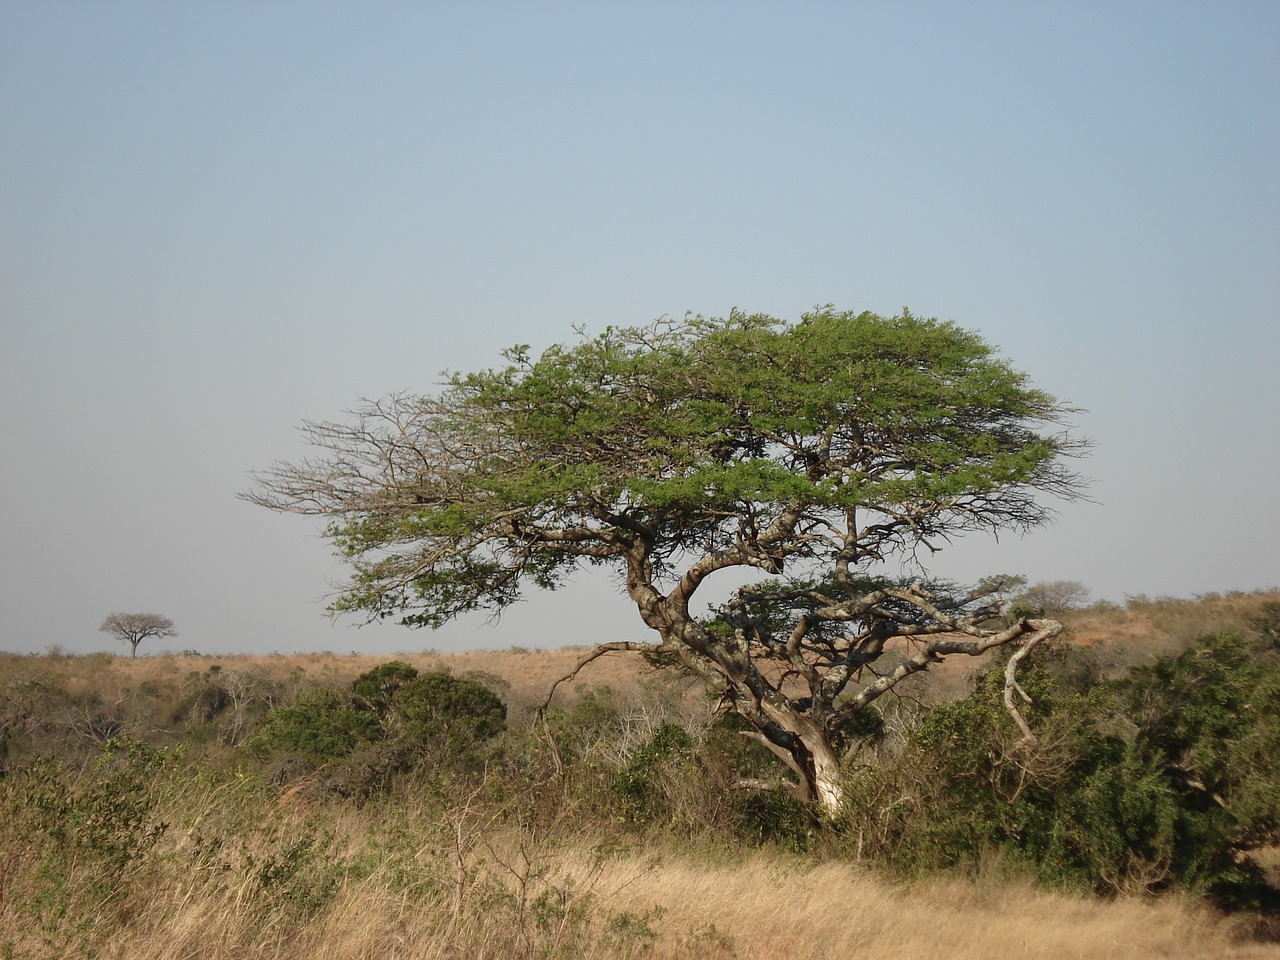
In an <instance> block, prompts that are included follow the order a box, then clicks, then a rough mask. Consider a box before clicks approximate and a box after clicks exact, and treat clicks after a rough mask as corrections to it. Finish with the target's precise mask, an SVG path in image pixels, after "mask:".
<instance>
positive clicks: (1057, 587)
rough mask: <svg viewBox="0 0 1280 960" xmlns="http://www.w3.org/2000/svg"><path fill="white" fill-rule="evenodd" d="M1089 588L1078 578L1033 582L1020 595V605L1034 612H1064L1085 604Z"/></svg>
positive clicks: (1048, 613)
mask: <svg viewBox="0 0 1280 960" xmlns="http://www.w3.org/2000/svg"><path fill="white" fill-rule="evenodd" d="M1088 599H1089V588H1088V587H1086V586H1085V585H1084V584H1083V583H1080V582H1079V581H1078V580H1046V581H1041V582H1040V583H1035V584H1032V585H1031V586H1030V587H1028V588H1027V589H1026V591H1025V592H1023V593H1022V595H1021V596H1019V597H1018V605H1019V606H1021V607H1025V608H1026V609H1027V611H1028V612H1030V613H1032V614H1047V615H1050V616H1052V615H1053V614H1057V613H1062V612H1063V611H1066V610H1074V609H1076V608H1077V607H1081V606H1084V604H1085V603H1086V602H1087V601H1088Z"/></svg>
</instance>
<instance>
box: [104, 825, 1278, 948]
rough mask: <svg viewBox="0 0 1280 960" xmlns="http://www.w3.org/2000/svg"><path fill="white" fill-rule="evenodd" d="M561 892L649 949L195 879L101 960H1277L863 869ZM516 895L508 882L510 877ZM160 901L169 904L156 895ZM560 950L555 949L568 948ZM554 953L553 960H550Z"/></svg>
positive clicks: (366, 891) (1220, 928) (1054, 904)
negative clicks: (282, 907)
mask: <svg viewBox="0 0 1280 960" xmlns="http://www.w3.org/2000/svg"><path fill="white" fill-rule="evenodd" d="M549 869H550V874H549V875H550V876H551V877H553V878H554V879H555V881H556V882H558V883H566V882H567V881H568V880H577V881H578V886H577V887H575V888H574V889H576V890H577V891H578V894H577V895H579V896H582V895H584V894H587V893H589V894H590V895H591V899H590V900H589V901H588V900H586V899H585V898H584V900H583V903H584V904H586V903H590V904H591V905H593V906H595V907H598V908H599V909H600V910H601V911H604V912H606V915H607V916H612V917H617V916H619V915H621V914H622V913H623V912H624V911H625V912H627V914H628V915H629V916H631V917H632V918H638V917H642V916H646V915H647V916H649V917H650V919H649V920H648V921H647V929H648V930H649V931H650V932H651V933H652V936H647V935H640V934H635V933H632V934H630V935H629V934H628V933H627V932H626V931H627V929H628V928H627V927H626V925H625V924H622V925H619V924H618V923H617V922H613V923H612V924H611V923H609V922H602V923H600V924H597V925H596V926H595V927H592V928H591V936H590V937H589V938H587V939H584V938H583V937H582V930H581V929H579V930H578V931H577V933H576V934H575V937H576V939H570V937H569V936H568V935H567V934H566V935H565V937H564V939H562V940H560V941H556V939H555V931H554V929H542V930H539V931H537V932H536V933H534V932H530V934H529V936H528V938H527V939H522V931H521V929H520V925H519V923H518V921H517V920H516V918H515V916H514V915H513V913H512V911H511V910H510V908H508V909H506V910H503V911H496V910H495V911H494V912H493V913H491V914H488V915H486V912H485V909H484V906H483V904H481V903H472V902H469V903H467V904H466V906H465V907H464V910H463V911H462V913H461V914H460V915H459V916H458V917H457V918H456V919H455V918H453V917H451V916H450V915H449V914H450V910H449V905H448V904H447V902H445V901H444V900H442V899H440V898H431V897H428V898H425V899H414V898H412V897H408V896H405V895H404V894H395V893H392V892H391V890H390V888H389V884H388V883H387V881H386V878H385V877H383V876H381V875H380V874H378V873H374V874H373V875H371V876H369V877H366V878H364V879H362V880H359V881H356V882H352V883H350V884H348V885H346V886H344V887H343V888H342V890H341V891H340V892H339V894H338V895H337V897H336V898H335V900H334V901H333V902H332V903H331V904H330V906H329V907H328V908H327V909H326V910H325V911H324V912H323V913H322V914H321V915H319V916H317V917H315V918H314V919H312V920H311V921H310V922H309V923H307V924H305V925H298V924H296V923H294V922H291V921H290V920H289V919H288V918H287V917H285V916H283V915H275V916H273V915H270V914H268V915H266V916H264V915H262V914H259V913H255V912H253V911H252V910H250V909H248V905H247V901H248V892H247V890H246V889H245V887H244V885H243V884H242V885H240V886H237V885H236V884H231V885H229V886H226V887H219V886H218V884H216V883H211V882H209V880H208V879H207V878H203V877H200V876H192V877H191V878H190V879H189V881H188V882H187V883H186V884H185V885H184V886H183V887H182V888H181V889H174V890H168V891H164V892H163V894H164V895H158V896H156V897H155V898H154V899H152V900H151V901H150V902H148V903H147V904H146V905H144V906H143V907H142V908H141V909H140V910H139V911H138V912H137V913H136V914H135V915H134V916H133V917H132V918H131V921H130V923H129V924H128V925H127V926H125V927H122V928H120V929H119V930H118V931H117V932H116V933H115V935H114V936H113V937H112V938H111V939H110V941H109V942H107V943H103V944H102V945H101V952H100V953H99V954H98V955H99V956H100V957H102V958H103V960H215V958H218V960H221V958H226V957H241V956H245V957H247V956H252V957H256V958H262V960H302V958H306V960H356V958H360V960H363V958H369V960H374V958H378V960H399V958H404V960H410V958H414V960H419V958H420V960H436V958H440V960H444V958H461V957H466V958H475V960H486V958H494V960H497V958H503V960H515V958H522V957H533V956H542V955H546V956H557V957H561V956H562V957H579V958H583V960H593V958H602V960H603V958H611V960H612V958H618V957H641V956H643V957H651V958H654V960H677V958H681V960H683V958H698V960H730V958H735V960H781V958H786V960H837V958H839V960H862V958H866V960H873V958H874V960H935V958H939V957H943V958H950V960H970V958H972V960H989V958H993V957H1023V958H1035V960H1077V958H1090V960H1138V958H1157V957H1158V958H1165V960H1267V958H1280V946H1276V945H1264V944H1257V943H1246V942H1243V941H1242V940H1241V939H1240V938H1239V934H1240V930H1239V928H1238V926H1237V925H1234V924H1232V923H1231V922H1230V921H1226V920H1223V919H1221V918H1219V917H1217V916H1215V915H1213V914H1212V913H1210V912H1209V911H1208V910H1206V909H1204V908H1203V907H1200V906H1198V905H1196V904H1193V903H1191V902H1189V901H1185V900H1182V899H1177V898H1168V899H1161V900H1143V899H1126V898H1122V899H1117V900H1112V901H1099V900H1093V899H1088V898H1084V897H1078V896H1070V895H1066V894H1059V893H1051V892H1044V891H1038V890H1035V889H1032V888H1031V887H1028V886H1024V885H1022V884H1019V883H1017V882H1016V881H1011V880H1009V879H1007V878H1006V879H1002V878H995V879H992V880H990V881H988V882H972V881H960V880H951V881H946V880H943V881H935V882H930V883H921V884H917V885H913V886H906V885H901V884H893V883H890V882H887V881H885V880H883V879H880V878H877V877H875V876H874V875H871V874H869V873H867V872H865V871H863V870H861V869H859V868H858V867H856V866H853V865H849V864H842V863H823V864H818V865H813V864H810V863H806V862H804V861H802V860H799V859H796V858H791V857H786V856H782V855H780V854H778V853H776V852H767V851H760V852H755V853H751V854H748V855H746V856H744V857H742V858H741V859H736V860H732V861H729V862H720V863H714V862H711V861H710V860H708V859H706V858H696V859H695V858H692V857H687V856H682V855H680V854H678V853H675V852H672V851H670V850H661V851H659V852H657V853H656V854H650V855H647V856H643V857H642V856H629V857H622V858H619V859H616V860H612V861H609V862H608V863H606V864H605V866H604V868H603V869H600V868H599V867H598V866H597V865H596V861H595V859H594V854H593V852H592V851H588V850H580V849H570V850H567V851H565V850H561V851H559V852H557V853H556V854H555V856H554V860H553V861H552V862H551V863H550V867H549ZM507 885H508V887H510V886H511V885H512V884H511V881H510V878H507ZM157 893H158V894H159V893H160V891H157ZM562 947H563V948H566V949H563V950H561V949H560V948H562ZM544 951H545V952H544Z"/></svg>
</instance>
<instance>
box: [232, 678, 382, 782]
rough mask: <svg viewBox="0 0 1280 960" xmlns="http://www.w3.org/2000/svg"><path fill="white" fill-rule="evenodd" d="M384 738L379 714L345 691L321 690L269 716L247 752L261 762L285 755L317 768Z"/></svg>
mask: <svg viewBox="0 0 1280 960" xmlns="http://www.w3.org/2000/svg"><path fill="white" fill-rule="evenodd" d="M381 736H382V728H381V722H380V719H379V717H378V714H377V713H376V712H374V711H373V710H370V709H368V708H367V707H366V706H364V705H363V704H362V703H361V702H360V701H358V700H356V699H355V697H353V696H352V695H351V694H350V693H348V692H346V691H343V690H333V689H328V688H322V689H319V690H314V691H312V692H311V693H308V694H305V695H304V696H302V697H301V698H299V699H298V701H297V702H296V703H294V704H293V705H291V706H287V707H276V708H275V709H274V710H272V711H271V712H270V713H268V714H267V716H266V718H265V719H264V720H263V722H262V726H261V727H260V728H259V729H258V732H257V733H256V734H255V735H254V736H253V738H252V739H251V740H250V741H249V743H248V748H249V751H250V752H251V753H252V754H254V755H255V756H257V757H259V758H262V759H266V758H268V757H272V756H279V755H282V754H283V755H287V756H292V757H297V758H299V759H301V760H303V761H305V762H306V763H308V764H310V765H311V766H312V767H318V766H320V765H322V764H325V763H329V762H330V761H333V760H336V759H339V758H341V757H344V756H346V755H347V754H349V753H350V752H351V751H352V750H354V749H355V748H356V747H358V746H360V745H361V744H366V743H371V742H373V741H375V740H378V739H380V738H381Z"/></svg>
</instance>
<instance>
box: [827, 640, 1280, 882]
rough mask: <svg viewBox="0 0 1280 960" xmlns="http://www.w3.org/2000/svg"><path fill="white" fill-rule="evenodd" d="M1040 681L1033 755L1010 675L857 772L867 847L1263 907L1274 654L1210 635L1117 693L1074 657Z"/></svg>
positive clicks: (1277, 730) (1033, 680)
mask: <svg viewBox="0 0 1280 960" xmlns="http://www.w3.org/2000/svg"><path fill="white" fill-rule="evenodd" d="M1023 686H1024V687H1025V688H1026V689H1027V692H1028V693H1029V695H1030V696H1031V698H1032V704H1031V705H1030V706H1029V707H1028V708H1027V714H1028V719H1029V720H1030V722H1031V725H1032V727H1033V729H1035V730H1036V734H1037V739H1036V741H1035V742H1034V743H1023V742H1022V738H1021V734H1020V732H1019V731H1018V730H1017V728H1016V727H1015V726H1014V724H1013V723H1012V721H1011V720H1010V718H1009V716H1008V715H1007V713H1006V711H1005V709H1004V706H1003V703H1002V700H1001V694H1002V677H1001V672H1000V671H997V670H993V671H992V672H991V673H989V674H988V675H987V676H986V677H985V678H983V679H982V681H981V682H980V683H979V684H978V686H977V688H976V689H975V690H974V692H973V693H972V694H970V695H969V696H967V697H965V698H963V699H960V700H957V701H955V702H952V703H948V704H942V705H939V706H936V707H934V708H932V709H931V710H929V711H927V712H926V713H924V714H923V715H922V716H921V718H920V720H919V722H918V723H917V724H916V726H915V727H914V728H913V729H912V731H911V732H910V734H909V735H908V737H907V738H906V741H905V743H904V744H903V746H902V749H901V753H900V755H899V756H898V757H896V758H893V757H888V756H886V755H885V754H884V753H883V752H882V755H881V756H880V757H878V758H877V761H876V762H875V763H873V764H870V765H868V766H867V767H865V768H863V769H862V770H860V771H858V772H856V773H854V774H853V775H852V777H851V785H850V797H851V802H850V809H849V814H848V816H849V820H848V829H849V834H850V836H853V837H856V838H857V841H858V843H859V850H860V851H861V852H863V853H864V854H867V855H871V856H879V857H883V858H886V859H888V860H890V861H891V862H894V863H896V864H898V865H899V866H900V867H903V868H905V869H908V870H912V871H920V870H933V869H938V868H943V867H950V866H956V865H963V864H976V863H978V862H980V861H981V860H982V859H983V858H984V857H985V856H987V855H988V854H990V853H991V852H992V851H999V852H1000V853H1001V855H1002V856H1004V857H1006V858H1012V859H1014V860H1016V861H1020V862H1023V863H1025V864H1027V865H1028V868H1029V869H1030V870H1032V871H1033V872H1034V873H1035V874H1036V875H1038V876H1039V877H1040V878H1041V879H1042V880H1045V881H1048V882H1053V883H1067V884H1073V885H1088V886H1092V887H1093V888H1095V889H1098V890H1104V891H1115V890H1120V889H1125V888H1131V887H1140V888H1147V889H1162V888H1165V887H1169V886H1174V885H1177V886H1179V887H1182V888H1184V889H1188V890H1192V891H1202V892H1210V893H1213V894H1215V895H1216V896H1218V897H1219V898H1221V899H1223V900H1224V901H1230V902H1251V899H1256V896H1257V894H1258V892H1259V890H1258V885H1257V881H1258V877H1257V874H1256V871H1254V870H1252V869H1251V868H1250V867H1249V865H1248V863H1247V862H1246V861H1245V860H1244V859H1243V857H1242V854H1243V853H1244V852H1246V851H1248V850H1250V849H1253V848H1256V847H1259V846H1262V845H1265V844H1268V843H1274V842H1275V841H1276V839H1277V838H1278V837H1280V774H1278V773H1277V771H1276V767H1275V762H1274V758H1275V757H1276V756H1277V755H1280V664H1278V663H1277V661H1276V659H1275V657H1274V656H1273V655H1271V654H1269V653H1267V652H1266V651H1265V649H1264V648H1263V646H1262V645H1261V644H1256V643H1251V642H1249V641H1246V640H1245V639H1244V638H1243V637H1241V636H1240V635H1239V634H1233V633H1225V634H1216V635H1211V636H1208V637H1204V638H1202V639H1201V641H1200V642H1199V643H1198V644H1197V645H1196V646H1195V647H1193V648H1192V649H1191V650H1188V651H1186V652H1185V653H1183V654H1181V655H1179V656H1177V657H1169V658H1164V659H1162V660H1159V661H1157V662H1156V663H1155V664H1153V665H1151V666H1149V667H1145V668H1141V669H1137V670H1134V671H1133V672H1132V673H1131V674H1130V676H1129V677H1127V678H1126V679H1124V680H1121V681H1117V682H1113V683H1110V684H1102V683H1099V682H1097V681H1096V674H1095V673H1094V672H1093V671H1092V670H1091V668H1090V667H1089V665H1088V664H1087V662H1085V661H1083V660H1081V659H1079V658H1078V657H1066V658H1064V657H1059V658H1058V660H1057V662H1054V663H1051V664H1049V665H1048V666H1047V667H1046V666H1041V667H1040V668H1038V669H1036V670H1033V671H1031V672H1030V674H1029V675H1028V676H1027V677H1026V678H1025V680H1024V683H1023ZM890 810H891V811H892V816H891V817H888V816H886V815H887V814H888V813H889V812H890Z"/></svg>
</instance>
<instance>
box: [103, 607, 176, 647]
mask: <svg viewBox="0 0 1280 960" xmlns="http://www.w3.org/2000/svg"><path fill="white" fill-rule="evenodd" d="M98 629H99V630H101V631H102V632H103V633H109V634H111V635H112V636H113V637H115V638H116V639H117V640H120V641H121V642H123V643H127V644H129V656H131V657H136V656H137V655H138V644H140V643H141V642H142V641H143V640H146V639H148V638H150V637H176V636H177V635H178V631H177V630H175V629H174V627H173V621H172V620H170V619H169V618H168V617H162V616H160V615H159V614H158V613H113V614H111V615H110V616H108V617H107V619H105V620H103V621H102V626H100V627H99V628H98Z"/></svg>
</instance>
